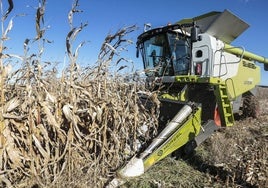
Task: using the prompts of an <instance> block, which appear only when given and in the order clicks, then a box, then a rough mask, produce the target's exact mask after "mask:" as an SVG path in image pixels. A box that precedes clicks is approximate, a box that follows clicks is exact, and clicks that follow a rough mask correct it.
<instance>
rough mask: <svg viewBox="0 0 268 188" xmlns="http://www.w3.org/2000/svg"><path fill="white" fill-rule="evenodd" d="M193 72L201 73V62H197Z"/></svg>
mask: <svg viewBox="0 0 268 188" xmlns="http://www.w3.org/2000/svg"><path fill="white" fill-rule="evenodd" d="M195 74H196V75H201V74H202V64H201V63H197V64H196V66H195Z"/></svg>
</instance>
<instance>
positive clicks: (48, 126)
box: [0, 0, 158, 187]
mask: <svg viewBox="0 0 268 188" xmlns="http://www.w3.org/2000/svg"><path fill="white" fill-rule="evenodd" d="M2 3H6V4H7V3H8V10H4V12H5V14H2V15H4V16H3V18H2V38H1V46H0V47H1V48H0V50H1V51H0V52H1V53H0V54H1V59H0V73H1V75H0V87H1V104H0V158H1V159H0V167H1V169H0V187H31V186H38V187H63V186H69V187H70V186H71V187H79V186H81V187H86V186H87V187H103V186H104V185H105V183H107V182H108V181H109V179H111V178H112V177H113V176H114V172H115V170H116V169H117V168H118V167H120V166H121V165H122V164H123V163H124V162H125V161H126V160H127V159H129V158H130V157H131V156H133V155H134V154H135V153H136V152H137V151H138V150H139V148H140V146H141V145H142V144H144V143H145V142H146V141H147V140H149V138H150V135H152V134H156V127H157V115H156V114H157V113H156V112H157V109H158V103H157V101H156V100H155V101H156V102H155V106H154V107H153V108H151V109H150V110H148V109H145V108H144V107H143V105H142V104H141V103H140V101H139V98H138V92H140V91H145V88H144V87H143V84H142V82H133V81H131V78H133V77H132V76H131V74H129V75H128V79H126V76H124V75H121V74H120V73H119V70H121V69H123V68H124V66H121V67H119V69H117V70H116V69H112V68H111V66H113V63H114V62H116V63H115V64H116V65H119V64H120V61H121V60H124V58H123V57H120V52H121V51H122V49H124V48H122V49H121V47H122V46H126V45H129V43H130V41H129V40H127V39H126V37H127V35H128V33H130V32H132V31H134V30H135V29H136V26H130V27H125V28H122V29H119V30H118V31H117V32H116V33H115V34H110V35H108V36H107V37H106V38H105V39H104V42H103V45H102V47H101V49H100V53H99V56H98V61H97V62H96V63H95V65H94V66H91V67H90V66H88V67H84V68H81V67H80V66H79V63H78V62H77V58H78V55H79V49H80V48H81V47H82V46H83V44H84V42H81V43H80V44H79V45H78V47H76V49H75V50H73V42H74V41H75V39H76V36H77V35H78V34H79V33H80V32H81V31H82V30H83V29H84V28H85V27H87V24H81V25H79V26H78V27H75V26H74V25H73V23H72V17H73V16H75V14H76V13H79V12H78V11H76V10H77V8H78V7H79V1H74V3H73V6H72V7H71V8H70V12H69V15H68V20H69V23H70V31H69V33H67V35H66V52H67V54H68V59H69V64H68V67H67V68H66V69H64V70H63V71H62V72H61V73H59V72H58V70H57V69H56V66H55V64H53V62H43V61H42V53H43V51H44V50H45V49H44V43H48V40H47V39H45V31H46V29H44V25H43V19H44V18H45V11H44V10H45V3H46V1H45V0H42V1H40V3H39V6H38V8H37V9H36V15H35V18H36V23H34V24H35V26H36V36H35V37H33V39H28V38H26V39H25V42H24V44H23V46H24V55H23V56H18V55H14V54H8V53H5V48H6V46H5V41H6V40H8V34H9V31H10V30H12V25H13V21H12V18H10V19H9V17H10V14H11V13H12V9H13V7H14V6H15V5H14V4H13V1H12V0H9V1H4V2H2V1H1V5H2ZM8 20H9V24H7V27H6V28H4V25H5V24H4V23H6V22H7V21H8ZM10 40H12V39H10ZM29 43H38V44H39V45H38V46H39V48H38V49H37V50H36V53H29ZM14 59H19V60H18V61H19V62H20V63H19V64H20V66H16V67H12V63H10V62H12V61H14ZM11 68H12V69H14V68H15V70H11ZM150 96H151V97H152V98H153V99H154V94H150ZM144 127H145V128H146V129H144ZM78 176H79V177H80V179H81V176H83V177H84V178H85V179H86V181H84V182H83V183H81V182H80V180H79V179H77V178H78Z"/></svg>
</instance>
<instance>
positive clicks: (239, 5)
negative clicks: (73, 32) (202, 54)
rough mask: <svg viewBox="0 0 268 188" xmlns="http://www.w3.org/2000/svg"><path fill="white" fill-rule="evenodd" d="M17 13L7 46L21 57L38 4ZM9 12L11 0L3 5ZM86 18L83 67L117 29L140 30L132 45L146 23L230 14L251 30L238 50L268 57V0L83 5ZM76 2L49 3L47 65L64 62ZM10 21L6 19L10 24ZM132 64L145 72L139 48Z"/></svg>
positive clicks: (79, 18)
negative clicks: (242, 21) (69, 13)
mask: <svg viewBox="0 0 268 188" xmlns="http://www.w3.org/2000/svg"><path fill="white" fill-rule="evenodd" d="M13 1H14V10H13V12H12V13H11V15H10V16H14V15H16V14H19V13H25V14H27V15H26V16H24V17H16V18H14V20H13V22H14V26H13V29H12V31H11V32H10V33H9V37H10V38H11V40H9V41H7V42H6V43H5V44H6V46H7V47H8V48H9V51H11V52H13V53H18V54H22V53H23V41H24V40H25V39H26V38H34V36H35V12H36V7H37V6H38V0H23V1H21V0H13ZM2 3H3V8H4V10H6V7H7V0H6V1H2ZM79 4H80V9H81V10H83V13H80V14H76V15H75V17H74V26H79V25H80V23H81V22H82V23H85V22H87V23H88V26H87V27H86V28H85V29H84V30H83V31H82V32H81V33H80V34H79V37H78V38H77V41H78V42H79V41H88V42H87V43H86V45H84V46H83V48H82V49H81V50H80V58H79V61H80V63H81V64H84V65H88V64H93V63H94V62H95V61H96V60H97V54H98V52H99V49H100V46H101V44H102V42H103V40H104V38H105V36H106V35H107V34H108V33H111V32H112V33H114V32H116V31H117V30H118V29H119V28H122V27H125V26H129V25H133V24H136V25H137V26H138V27H139V29H138V30H137V31H135V32H133V33H132V34H131V35H129V38H131V39H132V40H133V41H134V43H135V42H136V37H137V36H138V35H139V34H140V33H141V32H142V31H143V25H144V23H151V24H152V26H153V27H158V26H163V25H166V24H167V23H175V22H176V21H179V20H181V19H183V18H190V17H194V16H198V15H200V14H204V13H207V12H210V11H223V10H224V9H228V10H230V11H231V12H233V13H234V14H236V15H237V16H239V17H240V18H242V19H243V20H244V21H246V22H247V23H248V24H249V25H250V28H248V29H247V30H246V31H245V32H244V33H243V34H242V35H241V36H240V37H238V38H237V39H236V40H235V41H233V43H232V45H234V46H243V47H245V48H246V50H248V51H251V52H254V53H256V54H259V55H262V56H265V57H268V35H267V30H268V20H267V19H268V11H267V7H268V1H267V0H166V1H163V0H98V1H96V0H80V3H79ZM71 5H72V0H47V4H46V13H45V26H47V27H49V29H48V30H47V32H46V35H45V38H47V39H48V40H51V41H53V43H52V44H47V45H46V51H45V53H44V58H46V59H47V60H49V61H59V62H63V61H64V57H65V51H66V50H65V38H66V35H67V33H68V31H69V25H68V21H67V15H68V12H69V10H70V8H71ZM8 20H9V19H7V21H8ZM125 56H127V58H129V59H132V60H133V61H134V63H135V67H136V68H137V69H141V68H142V62H141V59H140V58H139V59H137V58H136V57H135V45H133V46H131V47H130V48H129V51H128V53H126V54H125ZM261 84H265V85H268V72H264V71H262V82H261Z"/></svg>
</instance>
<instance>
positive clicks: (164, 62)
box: [141, 32, 190, 76]
mask: <svg viewBox="0 0 268 188" xmlns="http://www.w3.org/2000/svg"><path fill="white" fill-rule="evenodd" d="M189 44H190V43H189V39H188V38H186V37H185V36H184V37H182V35H181V34H179V33H176V32H168V33H161V34H157V35H154V36H152V37H150V38H146V40H144V41H143V43H142V44H141V52H142V57H143V63H144V68H145V72H146V74H147V76H173V75H186V74H188V71H189V64H190V45H189Z"/></svg>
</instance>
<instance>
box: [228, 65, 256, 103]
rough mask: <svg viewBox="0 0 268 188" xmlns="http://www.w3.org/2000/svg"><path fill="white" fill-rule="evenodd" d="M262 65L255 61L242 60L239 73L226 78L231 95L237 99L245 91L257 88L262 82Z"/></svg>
mask: <svg viewBox="0 0 268 188" xmlns="http://www.w3.org/2000/svg"><path fill="white" fill-rule="evenodd" d="M260 75H261V72H260V67H259V66H256V65H255V64H254V63H253V62H251V61H247V60H242V61H241V62H240V63H239V68H238V72H237V75H236V76H234V77H232V78H229V79H226V81H225V82H226V86H227V90H228V94H229V95H230V96H229V97H230V98H231V99H235V98H236V97H238V96H240V95H242V94H243V93H245V92H247V91H250V90H252V89H254V88H255V86H256V85H258V84H259V82H260Z"/></svg>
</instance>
